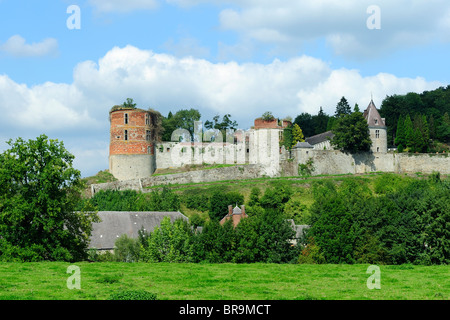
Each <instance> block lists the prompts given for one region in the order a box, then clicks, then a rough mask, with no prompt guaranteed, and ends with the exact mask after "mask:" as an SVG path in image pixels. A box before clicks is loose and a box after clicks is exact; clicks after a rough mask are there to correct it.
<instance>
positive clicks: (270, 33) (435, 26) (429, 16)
mask: <svg viewBox="0 0 450 320" xmlns="http://www.w3.org/2000/svg"><path fill="white" fill-rule="evenodd" d="M185 1H187V0H185ZM188 2H189V1H188ZM224 2H230V3H233V4H234V7H233V8H232V9H231V8H227V9H224V10H222V11H221V13H220V17H219V19H220V25H221V27H222V29H224V30H232V31H236V32H237V33H238V34H239V35H240V36H242V37H245V38H250V39H254V40H256V41H259V42H261V43H266V44H271V45H274V46H277V47H281V48H285V49H289V48H291V47H297V48H299V47H300V45H301V44H302V43H304V42H305V41H309V40H316V39H326V40H327V42H328V44H329V45H330V46H331V47H332V48H333V49H334V50H335V52H336V53H338V54H342V55H345V56H351V57H371V56H375V55H379V54H380V53H385V52H390V51H392V50H393V49H397V48H404V47H409V46H414V45H417V44H420V43H423V42H431V41H433V40H436V39H438V40H442V38H447V39H448V36H447V35H448V30H449V29H448V26H449V22H448V21H450V20H449V12H450V11H449V10H450V2H448V1H445V0H434V1H425V0H416V1H407V0H400V1H387V0H378V1H376V2H373V1H372V0H362V1H351V0H345V1H344V0H343V1H334V0H320V1H317V0H305V1H291V0H280V1H252V0H248V1H224ZM374 4H376V5H377V7H378V8H379V9H380V18H381V29H380V30H369V29H368V28H367V20H368V19H369V18H370V16H371V14H369V13H367V8H368V7H369V6H371V5H374ZM236 6H237V8H236Z"/></svg>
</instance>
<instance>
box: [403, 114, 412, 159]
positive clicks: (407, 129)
mask: <svg viewBox="0 0 450 320" xmlns="http://www.w3.org/2000/svg"><path fill="white" fill-rule="evenodd" d="M404 130H405V140H406V142H405V143H406V145H405V147H408V148H413V146H414V143H413V141H414V129H413V123H412V121H411V117H410V116H409V114H407V115H406V118H405V124H404ZM412 151H414V150H412Z"/></svg>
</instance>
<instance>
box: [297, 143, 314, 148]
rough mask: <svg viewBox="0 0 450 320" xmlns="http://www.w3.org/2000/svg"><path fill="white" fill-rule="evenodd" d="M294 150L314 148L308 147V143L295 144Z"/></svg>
mask: <svg viewBox="0 0 450 320" xmlns="http://www.w3.org/2000/svg"><path fill="white" fill-rule="evenodd" d="M294 148H310V149H311V148H314V147H313V146H312V145H310V144H309V143H308V142H297V144H296V145H295V146H294Z"/></svg>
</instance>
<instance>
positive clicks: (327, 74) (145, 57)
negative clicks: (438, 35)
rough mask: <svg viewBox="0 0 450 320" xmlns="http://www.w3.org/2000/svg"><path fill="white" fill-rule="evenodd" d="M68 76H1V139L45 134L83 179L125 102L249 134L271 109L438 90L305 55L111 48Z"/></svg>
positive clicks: (102, 157)
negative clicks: (37, 80)
mask: <svg viewBox="0 0 450 320" xmlns="http://www.w3.org/2000/svg"><path fill="white" fill-rule="evenodd" d="M73 79H74V81H73V83H70V84H66V83H52V82H46V83H43V84H40V85H36V86H31V87H30V86H27V85H24V84H19V83H16V82H15V81H13V80H12V79H10V78H9V77H8V76H6V75H0V112H1V114H2V117H1V118H0V138H3V139H5V140H7V139H8V138H9V137H15V136H22V135H23V134H26V135H31V134H34V137H35V136H37V135H39V134H41V133H48V134H49V135H51V136H52V137H54V138H59V139H61V140H63V141H64V142H65V143H66V145H67V146H68V147H70V150H73V152H74V154H75V155H76V156H77V157H78V158H79V159H78V160H77V165H79V166H80V168H81V169H82V170H83V174H85V175H87V174H95V173H96V172H97V171H99V170H102V169H105V166H107V152H106V151H105V150H107V148H108V144H109V121H108V112H109V110H110V108H111V107H112V106H113V105H115V104H120V103H122V102H123V101H125V99H126V98H128V97H130V98H133V99H134V100H135V102H136V103H137V104H138V106H139V107H142V108H147V107H152V108H154V109H156V110H159V111H160V112H161V113H162V114H163V115H167V113H168V112H169V111H178V110H179V109H182V108H191V107H192V108H197V109H199V110H200V112H201V113H202V114H203V115H204V116H206V115H208V116H207V117H206V118H204V119H203V120H207V119H208V118H210V116H209V115H211V114H212V115H214V114H216V113H219V114H221V115H223V114H225V113H230V114H231V115H232V118H233V119H235V120H237V121H238V123H239V125H240V127H241V128H242V129H246V128H248V127H249V126H251V125H252V124H253V120H254V118H256V117H259V116H261V114H262V113H263V112H265V111H269V110H270V111H272V112H273V114H274V115H276V116H278V117H284V116H288V115H290V116H292V117H295V116H296V115H298V114H300V113H301V112H309V113H311V114H317V112H318V110H319V107H320V106H322V107H323V108H324V111H325V112H327V113H328V114H332V113H334V111H335V107H336V103H337V102H338V101H339V100H340V98H341V97H342V96H345V97H346V98H347V99H348V100H349V102H350V103H351V104H352V105H353V104H354V103H358V104H359V106H360V108H364V107H365V106H366V105H367V104H368V102H369V99H370V95H371V93H373V95H374V101H375V103H376V104H377V106H378V107H380V106H381V101H382V99H383V98H384V97H385V96H386V95H392V94H404V93H407V92H410V91H414V92H422V91H424V90H431V89H434V88H436V87H438V86H440V85H442V84H440V83H437V82H430V81H427V80H425V79H423V78H414V79H412V78H398V77H396V76H395V75H392V74H386V73H380V74H376V75H373V76H370V77H367V76H362V75H361V74H360V73H359V72H358V71H357V70H349V69H332V68H331V66H330V65H329V64H328V63H326V62H324V61H322V60H320V59H317V58H313V57H309V56H300V57H295V58H292V59H289V60H287V61H281V60H276V59H275V60H273V61H272V62H271V63H267V64H261V63H236V62H227V63H213V62H210V61H208V60H205V59H198V58H192V57H187V58H177V57H175V56H173V55H168V54H158V53H154V52H152V51H148V50H141V49H139V48H136V47H133V46H126V47H124V48H118V47H115V48H113V49H111V50H110V51H109V52H107V53H106V54H105V56H103V57H102V58H101V59H99V60H98V62H94V61H84V62H82V63H80V64H78V65H77V66H76V67H75V68H74V74H73ZM28 138H31V137H28Z"/></svg>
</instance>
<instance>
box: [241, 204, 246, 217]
mask: <svg viewBox="0 0 450 320" xmlns="http://www.w3.org/2000/svg"><path fill="white" fill-rule="evenodd" d="M241 212H242V216H243V217H245V216H246V214H245V206H244V205H242V206H241Z"/></svg>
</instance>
